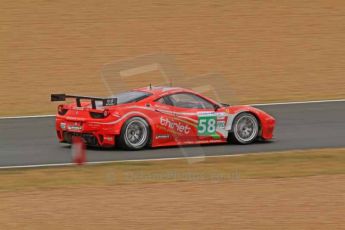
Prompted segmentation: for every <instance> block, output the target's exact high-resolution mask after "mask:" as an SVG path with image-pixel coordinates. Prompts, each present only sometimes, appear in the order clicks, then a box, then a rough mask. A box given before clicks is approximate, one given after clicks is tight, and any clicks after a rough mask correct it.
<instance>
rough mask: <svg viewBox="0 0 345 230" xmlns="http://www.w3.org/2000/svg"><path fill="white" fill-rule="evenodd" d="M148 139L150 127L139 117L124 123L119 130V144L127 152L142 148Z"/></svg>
mask: <svg viewBox="0 0 345 230" xmlns="http://www.w3.org/2000/svg"><path fill="white" fill-rule="evenodd" d="M149 139H150V127H149V125H148V123H147V121H146V120H145V119H143V118H141V117H132V118H130V119H129V120H127V121H126V122H125V124H124V125H123V127H122V129H121V134H120V143H121V145H122V147H123V148H125V149H128V150H139V149H142V148H144V147H145V146H146V145H147V143H148V142H149Z"/></svg>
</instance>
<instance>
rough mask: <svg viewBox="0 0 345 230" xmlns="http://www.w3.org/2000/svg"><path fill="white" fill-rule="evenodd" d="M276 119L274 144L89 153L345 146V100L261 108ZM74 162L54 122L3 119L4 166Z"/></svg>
mask: <svg viewBox="0 0 345 230" xmlns="http://www.w3.org/2000/svg"><path fill="white" fill-rule="evenodd" d="M257 107H258V108H261V109H263V110H265V111H267V112H268V113H270V114H272V115H273V116H274V117H275V118H276V119H277V127H276V131H275V139H274V140H273V141H271V142H265V143H256V144H252V145H247V146H241V145H226V144H224V145H208V146H191V147H183V148H181V147H171V148H158V149H147V150H143V151H123V150H116V149H112V150H100V149H88V150H87V160H88V161H89V162H94V161H115V160H135V159H153V158H175V157H193V156H204V155H206V156H212V155H230V154H238V153H252V152H269V151H277V150H278V151H280V150H291V149H310V148H328V147H345V102H344V101H338V102H323V103H307V104H284V105H265V106H257ZM70 162H71V149H70V147H69V146H68V145H64V144H59V143H58V142H57V139H56V137H55V130H54V118H53V117H46V118H25V119H0V167H4V166H23V165H41V164H60V163H70Z"/></svg>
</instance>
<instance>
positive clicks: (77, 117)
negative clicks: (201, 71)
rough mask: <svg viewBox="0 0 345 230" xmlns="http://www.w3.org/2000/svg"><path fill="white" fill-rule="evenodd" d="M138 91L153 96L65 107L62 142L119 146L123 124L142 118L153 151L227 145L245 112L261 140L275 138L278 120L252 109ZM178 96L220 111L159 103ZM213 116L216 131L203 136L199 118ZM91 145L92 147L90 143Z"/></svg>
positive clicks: (157, 90) (162, 90)
mask: <svg viewBox="0 0 345 230" xmlns="http://www.w3.org/2000/svg"><path fill="white" fill-rule="evenodd" d="M135 91H143V92H149V93H151V94H152V95H151V96H149V97H147V98H145V99H143V100H140V101H138V102H132V103H127V104H119V105H114V106H106V107H100V108H97V109H92V108H91V106H90V103H88V102H87V103H86V102H84V103H82V105H81V106H80V107H78V106H76V103H71V104H64V105H62V107H63V108H64V109H65V110H66V111H67V112H66V114H64V115H59V114H57V115H56V132H57V137H58V139H59V141H60V142H70V140H69V138H70V135H81V136H83V137H84V139H86V141H87V143H88V144H90V145H97V146H101V147H111V146H114V145H115V144H116V143H115V141H116V137H117V136H119V135H120V133H121V129H122V127H123V125H124V123H125V122H126V121H127V120H128V119H129V118H131V117H142V118H144V119H145V120H146V121H147V122H148V123H149V125H150V129H151V141H150V145H151V146H152V147H158V146H175V145H188V144H206V143H223V142H227V139H228V138H227V137H228V133H229V132H231V128H232V122H233V120H234V118H235V117H236V116H237V115H238V114H240V113H243V112H248V113H252V114H253V115H254V116H255V117H256V118H257V119H258V121H259V123H260V133H259V136H260V137H261V138H262V139H264V140H269V139H271V138H272V137H273V131H274V126H275V119H274V118H273V117H272V116H270V115H268V114H267V113H265V112H263V111H261V110H259V109H257V108H254V107H251V106H222V105H221V104H219V103H217V102H216V101H214V100H212V99H210V98H207V97H204V96H202V95H200V94H198V93H196V92H194V91H191V90H188V89H183V88H173V87H152V88H151V87H146V88H140V89H136V90H135ZM175 93H190V94H194V95H197V96H199V97H202V98H203V99H205V100H207V101H208V102H211V103H212V104H214V105H216V106H217V107H219V108H218V109H217V110H216V111H215V109H195V108H181V107H175V106H170V105H167V104H161V103H159V102H157V100H158V99H160V98H161V97H164V96H167V95H171V94H175ZM104 110H107V112H108V113H109V115H108V116H106V117H105V118H93V117H91V115H90V112H100V113H102V112H103V111H104ZM204 116H211V117H214V119H216V130H215V132H213V133H212V134H206V135H204V134H201V133H200V129H198V128H199V127H200V124H199V122H200V118H201V117H204ZM89 142H90V143H89Z"/></svg>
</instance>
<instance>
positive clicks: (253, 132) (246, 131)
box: [228, 112, 260, 145]
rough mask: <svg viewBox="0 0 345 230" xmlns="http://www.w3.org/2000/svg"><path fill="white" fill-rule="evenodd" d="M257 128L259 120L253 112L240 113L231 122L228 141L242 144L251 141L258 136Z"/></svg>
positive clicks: (258, 127) (258, 128)
mask: <svg viewBox="0 0 345 230" xmlns="http://www.w3.org/2000/svg"><path fill="white" fill-rule="evenodd" d="M259 130H260V124H259V121H258V119H257V118H256V117H255V116H254V115H253V114H251V113H247V112H243V113H240V114H238V115H237V116H236V117H235V119H234V121H233V123H232V127H231V131H230V133H229V137H228V142H229V143H236V144H242V145H246V144H250V143H253V142H254V141H256V139H257V138H258V135H259Z"/></svg>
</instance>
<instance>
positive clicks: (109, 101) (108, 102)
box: [50, 94, 117, 109]
mask: <svg viewBox="0 0 345 230" xmlns="http://www.w3.org/2000/svg"><path fill="white" fill-rule="evenodd" d="M66 98H75V99H76V104H77V107H81V100H90V101H91V105H92V109H96V101H101V102H102V105H103V106H112V105H117V98H116V97H114V98H103V97H87V96H76V95H67V94H51V97H50V101H66Z"/></svg>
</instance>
